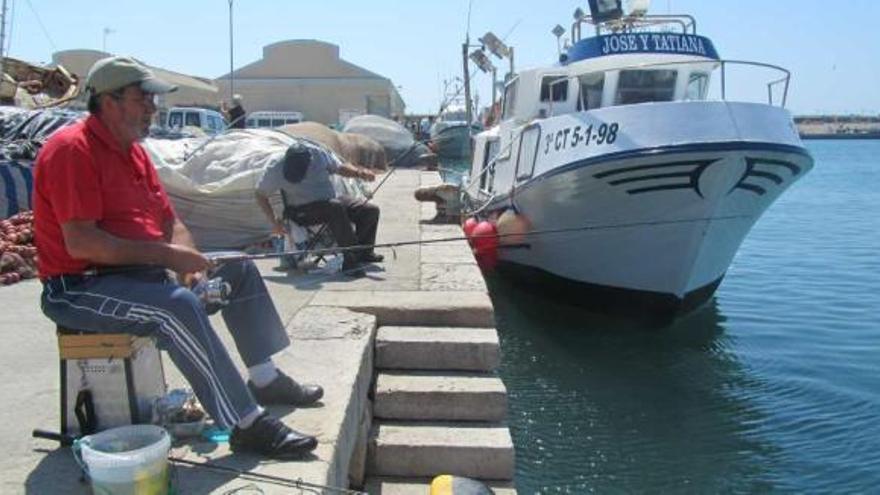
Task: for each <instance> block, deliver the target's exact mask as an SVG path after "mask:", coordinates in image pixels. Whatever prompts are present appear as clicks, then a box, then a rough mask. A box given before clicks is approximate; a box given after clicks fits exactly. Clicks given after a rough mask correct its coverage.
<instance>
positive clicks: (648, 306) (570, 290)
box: [496, 261, 724, 320]
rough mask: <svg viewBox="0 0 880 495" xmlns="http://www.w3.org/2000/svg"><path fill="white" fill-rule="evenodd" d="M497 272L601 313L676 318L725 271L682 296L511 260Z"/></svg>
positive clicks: (693, 306)
mask: <svg viewBox="0 0 880 495" xmlns="http://www.w3.org/2000/svg"><path fill="white" fill-rule="evenodd" d="M496 272H497V273H498V275H500V276H502V277H506V278H508V279H511V280H512V281H515V282H518V283H517V286H518V287H523V288H525V289H527V290H529V291H530V292H535V293H536V294H540V295H541V296H543V297H549V298H552V299H553V300H555V301H559V302H562V303H565V304H570V305H574V306H578V307H581V308H584V309H587V310H590V311H595V312H598V313H604V314H610V315H619V316H626V317H632V318H637V319H643V318H648V319H656V320H668V319H672V318H675V317H676V316H680V315H684V314H685V313H688V312H690V311H692V310H694V309H696V308H698V307H699V306H700V305H702V304H703V303H705V302H706V301H708V300H709V299H710V298H711V297H712V295H713V294H714V293H715V290H716V289H717V288H718V286H719V285H720V284H721V280H722V279H723V278H724V276H723V275H722V276H721V277H718V279H717V280H715V281H713V282H711V283H709V284H706V285H704V286H702V287H699V288H697V289H694V290H692V291H690V292H688V293H687V294H685V296H684V297H683V298H680V297H677V296H675V295H673V294H666V293H662V292H652V291H646V290H636V289H623V288H619V287H611V286H608V285H600V284H591V283H588V282H581V281H577V280H572V279H569V278H564V277H560V276H558V275H554V274H552V273H550V272H548V271H545V270H541V269H539V268H535V267H533V266H527V265H522V264H520V263H513V262H510V261H502V262H500V263H499V264H498V266H497V267H496Z"/></svg>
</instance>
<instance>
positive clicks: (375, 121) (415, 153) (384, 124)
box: [343, 115, 431, 167]
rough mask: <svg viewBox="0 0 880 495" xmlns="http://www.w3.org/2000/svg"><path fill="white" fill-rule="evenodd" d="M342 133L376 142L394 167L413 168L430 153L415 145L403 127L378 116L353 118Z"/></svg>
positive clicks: (420, 145)
mask: <svg viewBox="0 0 880 495" xmlns="http://www.w3.org/2000/svg"><path fill="white" fill-rule="evenodd" d="M343 131H344V132H346V133H353V134H361V135H364V136H367V137H369V138H372V139H373V140H375V141H377V142H378V143H379V144H381V145H382V147H383V148H385V155H386V157H387V159H388V162H389V163H390V162H394V161H395V160H396V166H399V167H413V166H415V165H416V164H417V163H418V162H419V157H422V156H424V155H427V154H430V153H431V150H429V149H428V147H427V146H425V145H424V144H422V143H417V142H416V141H415V139H414V138H413V135H412V133H411V132H410V131H408V130H407V129H406V128H405V127H403V126H402V125H400V124H398V123H397V122H395V121H393V120H389V119H386V118H385V117H380V116H378V115H359V116H357V117H354V118H352V119H351V120H349V121H348V122H346V123H345V128H344V129H343Z"/></svg>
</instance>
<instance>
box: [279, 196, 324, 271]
mask: <svg viewBox="0 0 880 495" xmlns="http://www.w3.org/2000/svg"><path fill="white" fill-rule="evenodd" d="M281 199H282V204H283V206H284V215H283V216H284V219H285V220H286V221H288V222H290V223H291V224H293V226H294V228H292V229H291V233H292V234H293V235H292V236H291V237H293V242H294V244H295V246H296V249H297V250H298V251H311V250H313V249H329V248H332V247H336V239H335V238H334V237H333V231H331V230H330V225H329V224H328V223H326V222H324V223H322V222H312V221H310V220H309V219H308V218H307V217H306V216H305V215H304V214H303V213H302V212H301V211H297V209H296V208H295V207H294V206H291V205H290V204H289V203H288V202H287V195H286V194H284V191H281ZM297 227H298V228H299V229H301V231H302V232H304V233H305V235H304V238H302V237H300V236H297V235H296V230H297V229H296V228H297ZM298 237H299V238H298ZM306 256H307V255H306V254H303V255H300V256H298V257H295V258H294V259H292V260H289V261H288V264H291V263H290V262H291V261H292V262H293V263H292V265H293V266H291V268H292V267H295V266H298V265H299V264H300V263H302V261H303V260H304V259H305V258H306ZM314 256H315V264H318V263H321V262H325V263H326V261H327V258H326V256H327V255H326V253H319V254H315V255H314Z"/></svg>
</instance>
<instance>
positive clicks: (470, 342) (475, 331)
mask: <svg viewBox="0 0 880 495" xmlns="http://www.w3.org/2000/svg"><path fill="white" fill-rule="evenodd" d="M500 359H501V352H500V347H499V345H498V333H497V332H496V331H495V329H494V328H461V327H392V326H385V327H380V328H379V330H378V332H377V334H376V368H378V369H411V370H462V371H492V370H494V369H495V368H497V367H498V363H499V361H500Z"/></svg>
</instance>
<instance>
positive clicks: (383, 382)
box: [373, 371, 507, 421]
mask: <svg viewBox="0 0 880 495" xmlns="http://www.w3.org/2000/svg"><path fill="white" fill-rule="evenodd" d="M373 415H374V416H375V417H377V418H384V419H400V420H439V421H502V420H504V417H505V416H506V415H507V389H506V388H505V387H504V383H503V382H502V381H501V379H500V378H498V377H497V376H494V375H485V374H474V373H455V372H445V373H443V374H440V373H437V372H427V373H426V372H416V371H410V372H399V371H398V372H384V373H379V375H378V377H377V378H376V391H375V405H374V408H373Z"/></svg>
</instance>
